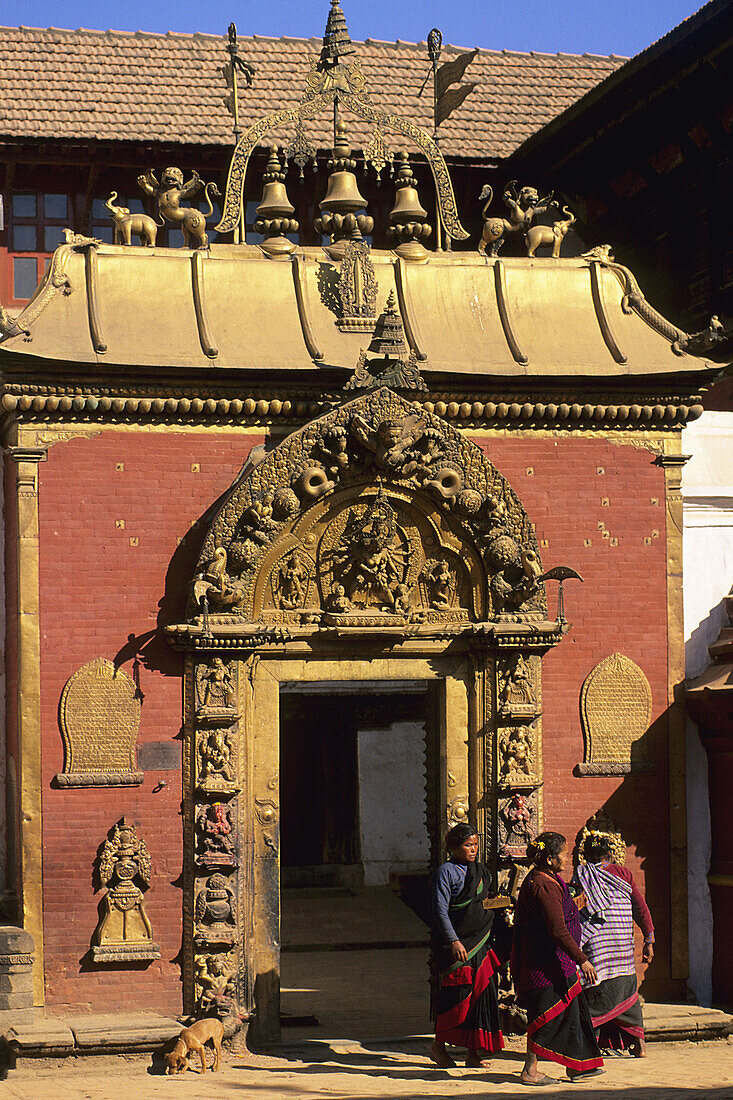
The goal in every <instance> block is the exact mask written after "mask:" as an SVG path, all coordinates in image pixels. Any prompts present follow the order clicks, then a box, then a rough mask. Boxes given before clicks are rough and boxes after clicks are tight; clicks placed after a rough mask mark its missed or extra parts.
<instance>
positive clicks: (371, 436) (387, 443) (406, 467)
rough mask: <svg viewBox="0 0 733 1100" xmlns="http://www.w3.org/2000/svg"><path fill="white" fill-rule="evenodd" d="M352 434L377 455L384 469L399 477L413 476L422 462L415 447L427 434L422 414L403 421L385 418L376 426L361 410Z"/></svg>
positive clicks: (353, 417)
mask: <svg viewBox="0 0 733 1100" xmlns="http://www.w3.org/2000/svg"><path fill="white" fill-rule="evenodd" d="M350 427H351V432H352V435H354V436H355V437H356V439H358V440H359V442H360V443H361V444H363V446H364V447H366V448H367V450H369V451H371V452H372V454H373V455H374V461H375V462H376V464H377V466H379V468H380V469H381V470H386V471H387V472H388V473H391V474H393V475H394V476H395V477H404V478H408V477H412V475H413V474H414V473H415V471H416V470H417V469H418V466H419V465H420V463H419V462H418V461H417V459H416V457H415V456H414V455H413V454H410V453H409V452H410V450H411V448H413V447H414V446H415V444H416V443H417V441H418V440H419V439H420V438H421V437H422V436H423V435H424V434H425V427H426V425H425V421H424V420H422V419H421V418H420V417H419V416H406V417H405V418H404V419H403V420H383V421H382V422H381V423H380V424H379V425H378V426H377V427H376V429H375V428H372V427H371V426H370V425H369V424H367V422H366V420H364V418H363V417H362V416H360V415H359V413H354V415H353V416H352V418H351V421H350Z"/></svg>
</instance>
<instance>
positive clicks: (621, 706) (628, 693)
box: [576, 653, 652, 775]
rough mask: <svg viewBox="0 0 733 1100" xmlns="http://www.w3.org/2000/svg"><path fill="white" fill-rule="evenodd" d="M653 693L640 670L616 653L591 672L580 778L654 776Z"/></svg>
mask: <svg viewBox="0 0 733 1100" xmlns="http://www.w3.org/2000/svg"><path fill="white" fill-rule="evenodd" d="M651 714H652V692H651V688H650V687H649V681H648V680H647V678H646V676H645V675H644V673H643V672H642V670H641V669H640V668H639V666H638V665H637V664H634V662H633V661H632V660H631V658H630V657H625V656H624V655H623V653H612V654H611V655H610V656H609V657H604V659H603V660H602V661H600V662H599V664H597V665H596V666H595V668H593V669H591V671H590V672H589V674H588V676H587V677H586V680H585V683H584V684H583V687H582V689H581V693H580V719H581V722H582V723H583V737H584V740H585V758H584V760H583V763H582V764H578V766H577V768H576V772H577V774H578V775H626V774H628V773H629V772H632V771H633V772H637V771H649V770H651V765H650V764H649V763H648V762H647V760H646V757H645V754H644V747H643V743H642V738H643V736H644V734H645V733H646V732H647V730H648V728H649V722H650V719H651Z"/></svg>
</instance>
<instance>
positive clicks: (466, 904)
mask: <svg viewBox="0 0 733 1100" xmlns="http://www.w3.org/2000/svg"><path fill="white" fill-rule="evenodd" d="M446 845H447V848H448V853H449V859H448V861H447V862H446V863H443V864H441V866H440V867H439V868H438V870H437V871H436V872H435V875H434V876H433V882H432V901H433V942H434V949H435V954H436V964H437V975H436V978H435V982H436V989H435V1001H434V1007H435V1040H434V1042H433V1044H432V1046H431V1047H430V1057H431V1058H432V1060H433V1061H434V1062H435V1063H436V1065H438V1066H440V1067H441V1068H442V1069H447V1068H449V1067H451V1066H455V1062H454V1061H453V1059H452V1058H451V1056H450V1055H449V1054H448V1052H447V1050H446V1049H445V1044H446V1043H451V1044H452V1045H453V1046H458V1047H466V1048H467V1050H468V1059H467V1061H466V1065H467V1066H474V1067H479V1066H487V1065H488V1064H489V1062H488V1055H489V1054H490V1053H495V1052H496V1051H499V1050H502V1048H503V1046H504V1036H503V1035H502V1033H501V1029H500V1027H499V999H498V994H497V979H496V975H497V972H498V970H499V969H500V967H501V966H502V963H503V962H505V961H506V957H508V950H507V949H506V945H505V948H504V951H503V952H501V950H500V953H502V954H504V956H505V958H504V959H500V958H499V954H497V952H496V951H495V950H494V946H493V941H494V938H495V937H494V935H493V934H492V931H493V923H494V910H492V909H486V908H484V900H485V899H486V898H487V897H488V896H489V893H490V890H489V886H490V882H491V878H490V874H489V871H488V870H487V868H486V867H485V866H484V865H483V864H482V863H479V862H478V860H477V858H476V856H477V854H478V835H477V833H476V830H475V829H474V828H473V826H471V825H467V824H461V825H454V827H453V828H452V829H451V830H450V832H449V833H448V835H447V837H446ZM505 928H506V926H505V925H503V922H501V925H500V927H499V928H497V930H496V931H497V932H498V933H499V937H500V938H502V937H501V930H502V929H505ZM504 938H505V939H506V938H507V937H506V936H504Z"/></svg>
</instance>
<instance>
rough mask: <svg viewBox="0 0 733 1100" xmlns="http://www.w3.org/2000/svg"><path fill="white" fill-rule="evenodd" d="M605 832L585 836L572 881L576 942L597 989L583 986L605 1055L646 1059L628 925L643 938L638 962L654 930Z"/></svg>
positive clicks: (649, 951) (650, 950) (650, 946)
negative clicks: (577, 908)
mask: <svg viewBox="0 0 733 1100" xmlns="http://www.w3.org/2000/svg"><path fill="white" fill-rule="evenodd" d="M613 854H614V853H613V844H612V841H611V838H610V837H609V836H608V834H607V833H600V832H591V833H589V834H588V836H587V837H586V840H585V842H584V844H583V857H584V859H585V861H586V862H585V863H580V864H578V868H577V870H576V872H575V879H574V881H575V882H576V883H577V885H578V886H579V887H580V888H581V890H582V891H583V894H584V896H585V906H584V908H583V909H581V913H580V919H581V922H582V928H581V937H580V942H581V945H582V947H583V951H584V952H585V954H586V955H587V956H588V958H589V959H590V961H591V962H592V963H593V966H594V967H595V970H596V973H597V975H598V984H597V985H592V986H591V985H586V986H585V988H584V990H583V999H584V1000H585V1002H586V1004H587V1005H588V1009H589V1011H590V1015H591V1019H592V1021H593V1026H594V1028H595V1029H596V1038H597V1039H598V1042H599V1043H600V1045H601V1047H602V1048H603V1049H604V1050H605V1049H608V1050H612V1051H624V1050H627V1049H629V1050H631V1053H632V1054H633V1055H635V1057H637V1058H645V1057H646V1045H645V1042H644V1018H643V1016H642V1012H641V1004H640V1003H639V991H638V987H637V981H636V967H635V964H634V921H636V923H637V924H638V925H639V927H640V928H641V930H642V932H643V933H644V951H643V955H642V958H643V960H644V962H647V963H649V962H651V961H652V959H653V958H654V925H653V924H652V917H651V913H650V912H649V908H648V906H647V904H646V902H645V901H644V898H643V897H642V896H641V893H640V892H639V888H638V887H637V885H636V883H635V882H634V879H633V877H632V874H631V871H627V869H626V868H625V867H620V866H619V865H618V864H617V863H615V862H614V860H613Z"/></svg>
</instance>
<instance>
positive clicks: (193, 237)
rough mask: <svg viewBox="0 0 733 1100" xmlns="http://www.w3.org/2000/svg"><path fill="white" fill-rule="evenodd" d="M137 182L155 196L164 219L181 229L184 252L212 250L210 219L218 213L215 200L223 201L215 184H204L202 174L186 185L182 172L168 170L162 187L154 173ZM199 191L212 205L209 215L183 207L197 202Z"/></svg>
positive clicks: (195, 174)
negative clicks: (208, 234) (209, 229)
mask: <svg viewBox="0 0 733 1100" xmlns="http://www.w3.org/2000/svg"><path fill="white" fill-rule="evenodd" d="M137 182H138V186H139V187H140V189H141V190H142V191H144V192H145V194H146V195H155V197H156V199H157V200H158V213H159V214H160V215H161V217H162V218H164V219H165V220H166V221H169V222H173V224H174V225H179V226H180V227H181V231H182V233H183V246H184V248H208V247H209V238H208V236H207V235H206V219H207V217H208V216H209V215H210V214H213V212H214V208H213V206H212V204H211V196H212V195H213V196H214V198H219V197H220V196H219V188H218V187H217V186H216V184H215V183H204V182H203V180H202V179H201V177H200V176H199V174H198V172H194V173H193V175H192V177H191V179H190V180H189V181H188V183H185V184H184V182H183V172H182V171H181V169H180V168H166V169H165V170H164V171H163V174H162V175H161V177H160V183H159V182H158V180H157V178H156V176H155V173H154V172H146V173H145V174H144V175H142V176H138V177H137ZM199 191H203V192H204V197H205V198H206V201H207V203H208V205H209V209H208V210H207V211H206V212H205V213H204V212H202V211H201V210H196V209H195V208H194V207H192V206H181V202H182V201H183V200H185V199H191V198H193V197H194V196H195V195H197V194H198V193H199Z"/></svg>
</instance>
